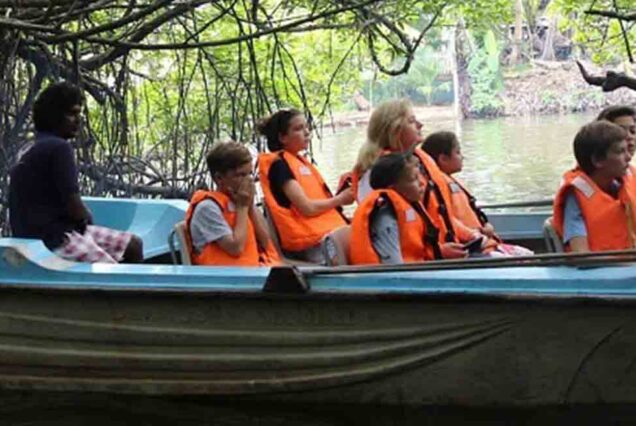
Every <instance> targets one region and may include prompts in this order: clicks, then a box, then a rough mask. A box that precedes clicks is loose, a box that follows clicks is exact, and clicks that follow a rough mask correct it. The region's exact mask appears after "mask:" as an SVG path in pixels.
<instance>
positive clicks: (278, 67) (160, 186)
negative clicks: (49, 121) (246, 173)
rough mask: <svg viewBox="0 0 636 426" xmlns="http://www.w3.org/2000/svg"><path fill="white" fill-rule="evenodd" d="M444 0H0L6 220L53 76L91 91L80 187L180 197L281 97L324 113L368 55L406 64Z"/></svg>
mask: <svg viewBox="0 0 636 426" xmlns="http://www.w3.org/2000/svg"><path fill="white" fill-rule="evenodd" d="M446 5H447V2H445V1H427V2H419V3H416V2H413V1H409V2H405V1H396V2H383V1H378V0H340V1H303V0H292V1H288V0H283V1H259V0H252V1H237V0H224V1H167V0H157V1H148V2H138V1H132V2H128V1H126V2H124V1H113V0H103V1H83V0H54V1H42V0H23V1H0V16H2V18H0V52H2V53H0V72H1V73H2V76H4V77H3V78H2V80H1V81H0V99H2V101H3V102H2V104H1V105H0V159H1V160H0V202H1V203H2V207H3V213H2V215H1V221H0V227H2V226H3V225H4V222H5V221H6V207H7V188H8V171H9V169H10V167H11V166H12V165H13V164H14V163H15V161H16V160H17V158H18V156H19V154H20V152H22V151H23V150H24V149H26V148H27V147H28V146H29V141H30V140H31V139H32V137H33V134H32V125H31V120H30V112H31V109H32V106H33V102H34V99H35V97H36V95H37V94H38V92H39V91H40V90H41V89H42V88H43V87H45V86H46V85H47V84H49V83H50V82H51V81H57V80H62V79H66V80H70V81H72V82H75V83H76V84H78V85H80V86H81V87H82V88H83V89H84V91H85V93H86V95H87V108H86V111H85V114H84V117H85V122H84V126H83V129H82V134H81V136H80V137H79V138H78V141H77V142H76V143H77V148H78V149H77V155H78V164H79V167H80V170H81V172H82V188H83V193H84V194H93V195H107V194H110V195H112V196H164V197H187V195H188V194H189V193H190V192H191V191H192V189H194V188H195V187H197V186H199V185H203V184H205V182H206V180H207V172H206V170H205V164H204V163H205V162H204V155H205V153H206V152H207V151H208V150H209V148H210V146H211V145H212V144H213V143H214V141H216V140H222V139H228V138H231V139H235V140H241V141H255V140H254V137H253V135H252V132H251V129H252V128H253V125H254V122H255V120H256V119H258V118H259V117H261V116H263V115H266V114H268V113H270V112H271V111H272V110H273V109H276V108H278V107H281V106H289V105H293V106H299V107H301V108H303V109H304V110H305V111H306V113H307V115H308V116H309V117H310V119H311V120H312V121H313V122H314V123H316V122H317V121H320V120H321V119H322V118H323V117H325V116H326V115H327V114H328V113H329V107H330V104H331V101H332V100H333V97H334V95H338V96H341V95H342V93H341V92H342V90H343V87H344V86H345V85H346V83H347V81H349V80H351V79H352V78H355V77H354V73H353V71H356V73H358V70H359V68H360V66H361V63H362V61H371V62H373V63H374V64H375V67H377V69H378V70H379V71H381V72H384V73H387V74H390V75H398V74H401V73H404V72H406V71H407V70H408V69H409V66H410V64H411V61H412V59H413V55H414V53H415V51H416V49H417V47H418V45H419V42H420V41H421V40H422V39H423V37H424V35H425V34H426V32H427V31H428V29H429V28H431V26H432V25H433V24H434V23H435V21H436V20H437V18H438V17H439V16H440V14H441V12H442V11H443V10H444V7H445V6H446ZM405 24H411V25H412V26H408V30H409V31H407V30H406V28H407V27H406V25H405ZM413 29H415V30H413Z"/></svg>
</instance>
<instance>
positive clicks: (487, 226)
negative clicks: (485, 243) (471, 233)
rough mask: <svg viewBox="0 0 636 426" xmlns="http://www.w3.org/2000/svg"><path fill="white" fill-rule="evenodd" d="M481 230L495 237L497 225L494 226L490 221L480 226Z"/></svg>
mask: <svg viewBox="0 0 636 426" xmlns="http://www.w3.org/2000/svg"><path fill="white" fill-rule="evenodd" d="M479 232H481V233H482V234H484V235H485V236H487V237H488V238H493V237H494V236H495V227H494V226H492V224H491V223H490V222H487V223H486V224H485V225H484V226H482V227H481V228H479Z"/></svg>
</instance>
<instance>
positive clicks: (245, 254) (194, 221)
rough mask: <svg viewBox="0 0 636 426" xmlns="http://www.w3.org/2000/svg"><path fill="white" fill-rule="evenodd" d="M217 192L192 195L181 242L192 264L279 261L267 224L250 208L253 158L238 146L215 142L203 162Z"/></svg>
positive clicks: (257, 263) (235, 264) (251, 202)
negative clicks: (206, 164) (205, 161)
mask: <svg viewBox="0 0 636 426" xmlns="http://www.w3.org/2000/svg"><path fill="white" fill-rule="evenodd" d="M206 160H207V163H208V168H209V170H210V173H211V175H212V179H213V180H214V183H215V185H216V191H197V192H195V194H194V195H193V196H192V200H191V201H190V207H189V208H188V211H187V213H186V239H187V240H188V245H189V247H188V249H189V250H190V255H191V257H192V263H193V264H195V265H224V266H232V265H234V266H270V265H274V264H277V263H279V260H278V259H279V258H278V254H277V252H276V249H275V248H274V247H273V245H272V243H271V240H270V236H269V233H268V230H267V224H266V223H265V219H264V218H263V216H262V215H261V214H260V212H259V211H258V210H257V209H256V207H255V206H254V195H255V192H256V191H255V187H254V180H253V177H252V156H251V155H250V152H249V151H248V150H247V148H246V147H245V146H243V145H241V144H239V143H237V142H226V143H219V144H217V145H216V146H215V147H214V148H212V150H211V151H210V153H209V154H208V156H207V158H206Z"/></svg>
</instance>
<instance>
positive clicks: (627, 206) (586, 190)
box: [553, 168, 636, 251]
mask: <svg viewBox="0 0 636 426" xmlns="http://www.w3.org/2000/svg"><path fill="white" fill-rule="evenodd" d="M630 179H631V178H627V177H626V178H625V179H624V180H623V184H622V186H621V188H620V190H619V192H618V196H617V198H614V197H612V196H611V195H609V194H608V193H606V192H605V191H603V190H602V189H601V188H599V187H598V186H597V185H596V183H594V181H593V180H592V179H591V178H590V177H589V176H588V175H587V174H585V173H584V172H583V171H582V170H581V169H579V168H575V169H573V170H570V171H568V172H566V173H565V174H564V175H563V183H562V184H561V187H560V188H559V191H558V192H557V195H556V198H555V200H554V211H553V225H554V229H555V230H556V232H557V234H559V236H560V237H561V238H563V229H564V224H563V220H564V216H563V213H564V208H565V200H566V198H567V197H566V196H567V194H568V193H569V192H570V191H573V193H574V194H575V196H576V200H577V201H578V204H579V207H580V209H581V213H582V215H583V220H584V221H585V227H586V229H587V243H588V246H589V248H590V250H591V251H604V250H622V249H629V248H633V247H634V241H635V239H634V238H635V235H634V225H635V224H636V212H635V210H634V208H635V204H634V203H635V202H636V188H635V186H636V185H631V184H629V180H630Z"/></svg>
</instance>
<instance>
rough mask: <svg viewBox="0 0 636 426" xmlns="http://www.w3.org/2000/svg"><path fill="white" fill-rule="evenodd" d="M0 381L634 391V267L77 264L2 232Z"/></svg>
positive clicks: (445, 401)
mask: <svg viewBox="0 0 636 426" xmlns="http://www.w3.org/2000/svg"><path fill="white" fill-rule="evenodd" d="M0 259H1V260H0V262H1V263H2V264H1V267H0V283H2V285H0V295H1V296H0V335H1V336H2V337H0V388H3V389H20V390H26V391H43V392H48V391H65V392H97V393H109V394H112V393H122V394H139V395H173V396H175V395H205V396H208V397H215V398H217V397H229V396H232V397H233V398H242V399H245V400H250V401H279V402H282V401H284V402H286V403H290V402H298V403H313V402H320V403H343V404H387V405H454V406H457V405H459V406H482V407H492V406H531V405H554V404H557V405H558V404H593V403H600V402H602V403H633V402H636V401H634V399H636V392H634V389H636V377H635V376H634V373H633V369H632V365H633V353H634V352H636V332H635V331H634V330H636V327H634V325H635V321H636V310H635V309H634V303H635V300H636V299H634V292H635V288H636V285H634V284H635V283H636V281H635V277H636V267H635V266H632V265H628V266H621V265H618V266H607V267H599V268H587V269H582V268H573V267H566V266H551V267H503V268H497V269H493V268H482V269H464V270H446V271H443V270H440V271H434V270H431V271H419V272H418V271H411V272H400V273H391V272H385V273H382V272H373V273H365V274H356V273H346V272H343V273H341V274H330V275H320V274H314V275H308V276H307V281H308V283H309V285H310V288H311V289H310V291H309V292H308V293H306V294H276V293H266V292H263V291H261V289H262V287H263V285H264V283H265V280H266V278H267V274H268V273H269V270H268V269H267V268H251V269H250V268H201V267H184V266H168V265H141V266H125V265H112V266H106V265H85V264H75V263H71V262H63V261H60V260H59V259H57V260H52V259H51V258H50V254H49V255H48V257H47V251H46V249H44V247H43V246H42V245H41V243H35V242H24V241H20V240H1V241H0Z"/></svg>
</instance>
